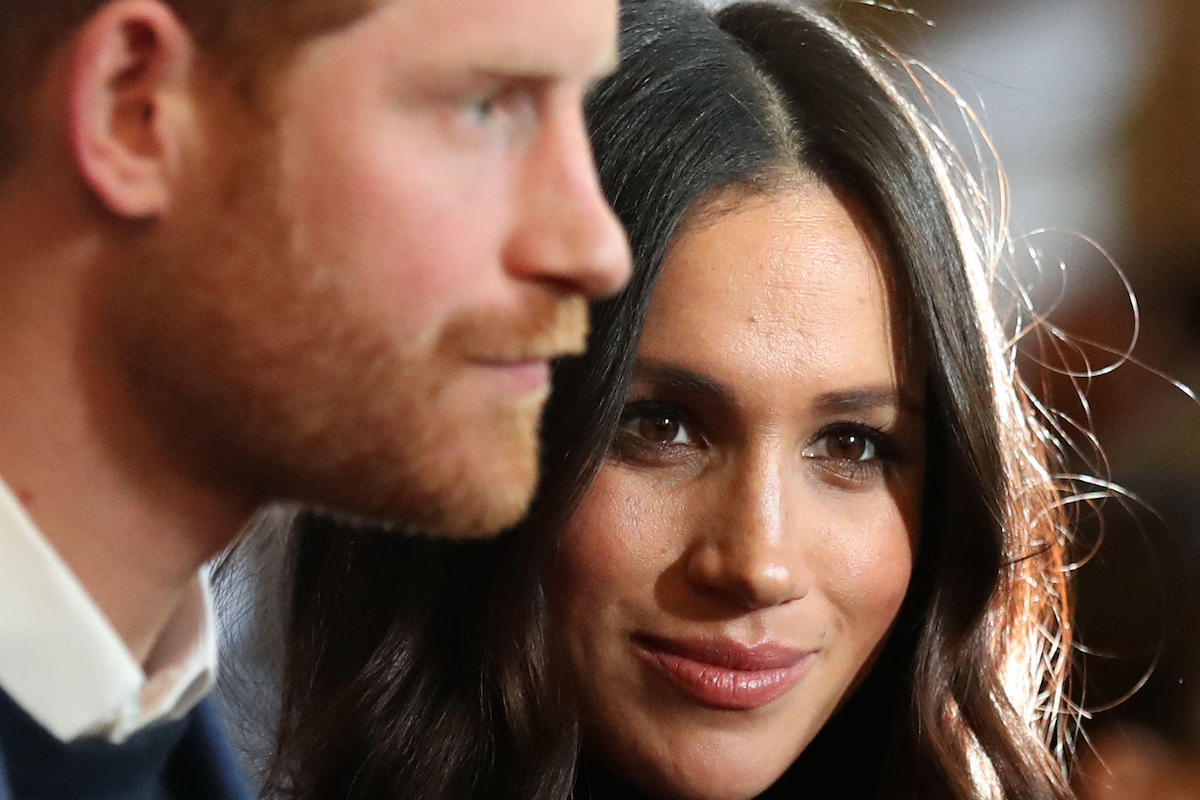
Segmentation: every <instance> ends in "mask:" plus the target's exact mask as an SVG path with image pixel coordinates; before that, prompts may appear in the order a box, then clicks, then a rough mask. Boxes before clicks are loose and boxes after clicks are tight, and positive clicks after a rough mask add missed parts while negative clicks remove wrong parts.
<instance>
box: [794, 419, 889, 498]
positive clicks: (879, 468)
mask: <svg viewBox="0 0 1200 800" xmlns="http://www.w3.org/2000/svg"><path fill="white" fill-rule="evenodd" d="M802 455H803V456H804V457H805V458H808V459H812V461H813V462H814V463H815V464H816V465H817V466H818V467H819V468H820V469H821V471H822V473H823V474H825V475H828V476H829V477H832V478H834V479H835V480H836V482H837V483H838V484H842V485H851V486H865V485H868V484H872V483H873V482H874V481H875V480H877V479H878V478H880V477H882V475H883V474H884V471H885V468H886V466H887V464H888V463H890V462H891V460H893V459H894V457H895V449H894V447H893V446H892V443H891V439H890V437H889V435H888V434H887V433H885V432H884V431H881V430H877V429H875V428H872V427H869V426H867V425H861V424H857V423H854V424H847V423H841V424H837V425H831V426H828V427H826V428H825V429H823V430H822V431H820V432H819V433H817V435H816V437H814V439H813V440H812V443H811V444H810V445H809V446H808V447H806V448H805V449H804V451H803V453H802Z"/></svg>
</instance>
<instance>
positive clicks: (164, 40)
mask: <svg viewBox="0 0 1200 800" xmlns="http://www.w3.org/2000/svg"><path fill="white" fill-rule="evenodd" d="M71 46H72V52H71V62H70V72H69V77H68V81H69V84H68V88H67V92H68V94H67V102H68V104H69V109H68V114H69V116H68V119H69V124H70V131H69V136H70V144H71V150H72V155H73V157H74V159H75V164H76V167H77V169H78V170H79V173H80V175H81V177H82V178H83V180H84V181H85V183H86V184H87V185H88V186H89V187H90V188H91V190H92V192H93V193H94V194H95V196H96V198H97V199H98V200H99V201H100V203H101V204H102V205H104V206H105V207H106V208H107V209H108V210H109V211H111V212H112V213H113V214H116V215H118V216H120V217H125V218H130V219H146V218H153V217H156V216H158V215H160V214H162V213H163V212H165V211H166V210H167V208H168V207H169V205H170V202H171V198H172V193H173V187H174V183H175V179H176V178H177V176H178V173H179V166H180V161H181V158H182V155H183V152H182V151H183V148H184V146H185V144H186V143H187V141H188V140H189V139H190V138H191V137H192V136H193V135H194V131H193V129H192V128H193V126H194V119H195V115H194V113H193V112H194V108H193V104H194V99H193V96H192V88H191V86H190V77H191V67H192V59H193V55H194V51H195V48H194V45H193V43H192V39H191V37H190V35H189V34H188V32H187V30H186V29H185V28H184V26H183V24H182V23H181V22H180V21H179V19H178V18H177V17H176V16H175V14H174V13H173V12H172V11H171V10H170V9H169V8H168V7H167V6H166V5H164V4H163V3H161V2H159V0H112V1H111V2H109V3H107V4H105V5H103V6H101V8H100V10H99V11H97V12H96V13H95V14H93V15H92V16H91V17H90V18H89V19H88V20H87V21H86V22H85V23H84V24H83V26H82V27H81V28H80V29H79V31H78V32H77V33H76V34H75V36H74V39H73V41H72V45H71Z"/></svg>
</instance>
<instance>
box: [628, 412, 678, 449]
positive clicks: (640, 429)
mask: <svg viewBox="0 0 1200 800" xmlns="http://www.w3.org/2000/svg"><path fill="white" fill-rule="evenodd" d="M629 427H630V428H633V427H636V431H637V434H638V435H639V436H641V437H642V438H643V439H645V440H646V441H648V442H653V443H654V444H687V443H688V442H689V441H691V437H690V436H689V434H688V430H687V428H686V427H684V424H683V422H682V421H681V420H680V419H679V418H678V417H672V416H670V415H668V414H643V415H642V416H639V417H634V418H633V419H632V420H630V422H629Z"/></svg>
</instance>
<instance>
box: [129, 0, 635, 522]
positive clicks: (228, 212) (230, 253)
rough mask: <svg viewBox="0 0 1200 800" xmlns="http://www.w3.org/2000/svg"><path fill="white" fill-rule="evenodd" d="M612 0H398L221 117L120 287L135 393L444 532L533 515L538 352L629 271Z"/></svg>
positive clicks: (240, 474)
mask: <svg viewBox="0 0 1200 800" xmlns="http://www.w3.org/2000/svg"><path fill="white" fill-rule="evenodd" d="M616 25H617V4H616V2H615V0H555V1H554V2H549V3H547V2H542V1H541V0H489V2H486V3H479V2H475V0H404V1H403V2H394V3H387V4H384V5H383V6H382V7H381V8H380V9H378V10H375V11H372V12H370V13H369V14H367V15H366V16H364V17H363V18H362V19H361V20H359V21H358V22H357V23H356V24H354V25H353V26H351V27H348V28H345V29H342V30H339V31H336V32H333V33H330V34H328V35H325V36H322V37H320V38H317V39H315V40H313V41H311V42H309V43H306V44H305V45H303V46H302V47H301V48H300V50H299V51H298V53H297V54H296V58H295V61H294V63H293V64H292V65H290V66H289V67H288V68H287V69H286V70H285V71H284V72H283V74H282V75H281V76H280V77H279V80H278V83H277V85H276V86H274V87H272V89H271V92H270V100H271V104H270V106H269V110H268V116H269V118H270V124H269V125H267V126H266V128H267V130H266V131H265V132H263V133H260V134H258V135H254V136H248V135H246V133H245V131H244V130H240V129H239V130H236V131H233V132H225V133H223V132H222V128H227V127H229V125H228V122H227V121H225V120H224V119H222V118H213V119H212V120H210V124H209V126H208V130H209V133H211V134H212V142H213V145H212V146H211V147H203V146H202V147H201V148H200V149H201V151H203V152H206V153H207V155H205V156H204V157H203V158H201V159H200V161H201V162H202V163H201V164H200V168H198V169H196V170H195V171H194V173H193V176H192V178H191V179H190V180H187V181H185V183H186V185H187V190H186V191H185V192H184V194H183V196H181V197H180V198H178V199H177V201H176V202H175V204H174V206H173V207H172V211H171V212H170V213H169V214H168V215H167V218H166V219H164V220H163V222H162V224H161V225H160V226H159V230H157V231H156V232H155V233H154V234H152V238H151V240H150V241H149V242H148V243H146V245H145V246H144V247H142V249H141V252H140V253H139V259H138V265H137V266H136V267H135V268H134V269H131V270H127V271H126V272H125V273H124V274H123V278H122V279H120V280H116V281H112V282H111V283H110V285H109V288H108V291H109V298H108V303H107V304H106V307H107V308H108V309H109V312H108V314H107V318H106V319H107V323H108V324H109V326H110V328H109V330H110V331H115V332H117V335H118V339H119V340H120V342H121V346H122V353H123V358H124V361H125V363H126V365H127V368H128V370H129V372H130V374H131V384H132V386H133V387H134V389H135V391H136V393H137V396H138V397H139V398H140V400H141V401H142V402H144V403H146V404H148V405H149V406H150V407H151V409H152V410H153V412H154V413H155V414H157V415H158V417H159V418H165V419H167V420H168V421H169V423H170V430H169V433H170V435H171V436H172V437H174V438H175V439H176V440H177V444H182V445H184V446H186V447H188V448H189V449H190V450H191V451H193V452H195V453H198V454H199V455H200V456H201V457H202V458H203V459H204V460H205V463H206V466H209V467H215V468H217V469H219V470H220V471H221V472H222V473H224V474H232V475H235V476H236V480H238V481H239V484H240V486H241V487H242V488H248V490H249V491H250V492H251V493H252V494H258V495H262V496H270V497H275V498H282V499H298V500H304V501H308V502H316V503H318V504H322V505H326V506H328V507H330V508H331V509H334V510H338V511H343V512H347V513H350V514H353V515H363V516H367V517H370V518H378V519H384V520H391V521H394V522H396V523H399V524H405V525H415V526H418V527H420V528H422V529H425V530H428V531H431V532H437V533H447V534H485V533H491V532H495V531H496V530H498V529H500V528H502V527H504V526H506V525H508V524H510V523H512V522H515V521H516V520H517V518H518V517H519V516H520V515H521V514H522V513H523V511H524V509H525V507H526V505H527V503H528V500H529V497H530V495H531V493H532V491H533V488H534V485H535V483H536V478H537V428H538V420H539V417H540V412H541V407H542V404H543V402H544V400H545V397H546V393H547V376H548V361H549V360H550V359H552V358H555V357H557V356H559V355H562V354H564V353H569V352H578V351H579V350H580V349H581V348H582V346H583V342H584V337H585V328H586V317H587V311H586V306H585V298H586V297H588V296H597V295H602V294H607V293H611V292H613V291H615V290H616V289H618V288H619V287H620V285H621V284H622V283H623V282H624V280H625V278H626V277H627V271H628V258H629V256H628V249H627V245H626V243H625V240H624V235H623V233H622V231H621V229H620V227H619V225H618V223H617V221H616V219H615V217H614V216H613V215H612V212H611V211H610V210H609V208H608V206H607V205H606V203H605V202H604V199H603V197H602V196H601V194H600V192H599V189H598V186H597V183H596V178H595V175H594V170H593V166H592V161H591V155H590V150H589V148H588V143H587V139H586V134H585V130H584V127H583V121H582V110H581V102H582V98H583V95H584V93H585V92H586V89H587V87H588V84H589V83H590V82H591V81H592V80H593V79H595V78H596V77H597V76H598V75H600V74H601V73H603V72H605V71H606V70H608V69H610V68H611V67H612V66H613V60H614V58H615V37H616Z"/></svg>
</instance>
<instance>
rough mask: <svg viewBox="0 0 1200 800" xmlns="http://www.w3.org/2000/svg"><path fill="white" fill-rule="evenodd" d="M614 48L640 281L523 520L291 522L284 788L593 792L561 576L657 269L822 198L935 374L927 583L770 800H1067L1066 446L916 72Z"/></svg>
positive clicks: (807, 55)
mask: <svg viewBox="0 0 1200 800" xmlns="http://www.w3.org/2000/svg"><path fill="white" fill-rule="evenodd" d="M622 43H623V44H622V59H621V65H620V68H619V69H618V71H617V72H616V73H615V74H614V75H612V76H611V77H609V78H608V79H607V80H605V81H604V82H603V83H602V84H601V85H600V86H599V88H598V89H597V90H596V91H595V92H594V94H593V96H592V98H591V100H590V105H589V108H588V116H589V123H590V126H591V132H592V137H593V142H594V148H595V153H596V158H597V162H598V165H599V169H600V174H601V179H602V183H603V186H604V189H605V192H606V193H607V196H608V198H609V200H610V201H611V203H612V205H613V206H614V208H615V209H616V211H617V213H618V215H619V216H620V218H621V220H622V221H623V222H624V224H625V226H626V228H627V229H628V231H629V236H630V239H631V242H632V246H633V253H634V260H635V271H634V276H633V280H632V282H631V283H630V285H629V286H628V288H626V289H625V290H624V292H623V293H622V294H621V295H620V296H618V297H616V298H614V299H611V300H607V301H604V302H600V303H598V304H596V305H595V306H594V309H593V321H594V322H593V330H592V334H591V344H590V348H589V350H588V353H587V355H586V356H584V357H581V358H578V359H573V360H569V361H565V362H563V363H561V364H560V365H558V366H557V368H556V371H555V375H554V383H555V391H554V394H553V397H552V399H551V401H550V402H549V404H548V407H547V409H546V414H545V421H544V428H543V437H544V446H543V480H542V483H541V487H540V489H539V493H538V496H537V498H536V499H535V501H534V505H533V508H532V510H531V513H530V515H529V517H528V519H527V521H526V522H524V523H523V524H521V525H520V526H518V527H517V528H516V529H514V530H512V531H510V532H509V533H507V534H506V535H505V536H504V537H503V538H501V539H500V540H498V541H493V542H485V543H480V544H473V545H466V546H464V545H462V544H446V543H441V542H436V541H431V540H425V539H420V538H407V537H394V536H393V537H388V536H387V535H385V534H381V533H379V532H377V531H373V530H360V529H355V528H351V527H348V526H346V525H344V524H341V523H338V522H337V521H335V520H332V519H329V518H327V517H325V516H322V515H320V514H318V513H315V512H314V513H307V514H304V515H301V516H300V517H299V518H298V520H297V521H296V524H295V528H294V530H293V531H292V534H293V538H292V546H293V561H292V563H291V569H292V570H293V575H292V577H293V579H294V595H293V596H292V600H291V609H290V611H291V613H290V620H289V623H288V629H287V638H288V645H287V658H286V668H285V676H284V678H285V680H284V683H285V686H284V697H283V704H284V705H283V715H282V721H281V728H280V736H279V747H278V751H277V754H276V758H275V762H274V766H273V769H272V771H271V773H270V783H269V787H268V788H269V790H271V791H275V792H278V793H280V794H282V795H284V796H291V797H298V798H308V799H310V800H327V799H328V798H384V797H389V798H396V797H404V798H420V799H421V800H462V799H463V798H529V799H530V800H534V799H538V800H558V799H559V798H566V797H569V796H570V795H571V794H572V792H573V791H576V789H577V788H578V787H577V786H576V773H577V764H578V761H579V752H580V750H579V748H580V735H579V730H578V724H577V721H576V719H575V718H574V717H573V716H572V714H571V712H570V703H569V699H568V698H564V697H563V696H562V695H561V693H560V689H559V687H560V686H565V685H566V682H565V681H559V680H556V678H555V671H556V669H557V667H556V658H555V650H554V647H553V646H552V632H551V627H550V613H549V612H550V610H551V603H552V602H553V599H552V598H550V597H548V596H547V594H546V591H545V589H544V578H545V575H546V570H547V569H548V568H549V565H550V564H552V562H553V553H554V548H555V546H556V540H557V535H556V534H557V533H558V531H559V530H561V527H562V524H563V522H564V520H565V519H566V518H567V517H568V516H569V515H570V513H571V512H572V509H573V508H575V507H576V504H577V502H578V500H579V498H580V496H581V494H582V493H583V492H584V491H585V490H586V488H587V486H588V484H589V482H590V481H591V479H592V477H593V476H594V474H595V472H596V470H597V468H598V467H599V465H600V463H601V462H602V460H603V459H604V458H605V455H606V453H607V451H608V448H609V445H610V442H611V441H612V438H613V434H614V431H615V428H616V425H617V423H618V420H619V417H620V414H621V410H622V405H623V402H624V396H625V391H626V387H627V385H628V382H629V379H630V372H631V365H632V361H633V357H634V352H635V349H636V347H637V343H638V337H639V334H640V331H641V329H642V325H643V323H644V320H645V317H646V311H647V307H648V305H649V302H650V296H651V293H652V292H653V289H654V283H655V279H656V277H657V274H658V270H659V268H660V265H661V263H662V261H663V257H664V254H665V253H666V251H667V248H668V246H669V244H670V243H671V241H672V239H673V237H674V236H675V235H676V233H677V231H678V230H679V227H680V225H681V224H682V223H683V222H685V221H686V218H687V217H688V215H689V214H691V213H695V212H696V210H697V209H702V208H703V207H704V205H705V204H706V202H707V201H708V200H709V199H711V198H712V197H713V196H714V194H715V193H717V192H719V191H721V190H723V189H730V188H737V189H742V190H746V191H750V192H770V191H772V187H777V186H779V183H778V181H779V180H780V179H781V178H783V179H785V180H786V179H788V178H789V176H790V177H791V178H793V179H796V178H803V177H805V176H809V177H811V176H814V175H815V176H817V178H819V179H821V180H824V181H827V182H829V183H831V184H833V185H835V186H838V187H839V188H842V189H845V190H848V191H850V192H852V193H853V194H854V195H856V196H857V197H859V198H861V199H862V200H863V201H864V202H865V203H866V204H867V205H868V206H869V208H870V209H871V211H872V212H873V214H874V216H875V219H876V221H877V223H878V224H879V226H880V227H881V229H882V230H883V231H884V233H885V236H886V239H887V241H888V242H889V243H890V247H891V250H892V262H893V264H894V269H895V275H894V276H893V278H892V280H893V285H894V287H895V289H896V291H899V292H901V293H902V294H904V295H906V303H907V306H908V308H909V310H910V316H911V318H912V319H911V327H912V329H913V330H912V331H911V332H910V336H911V342H912V343H913V344H912V346H914V347H921V348H924V349H925V350H926V351H927V360H928V364H929V365H930V369H929V373H930V374H929V397H930V401H931V402H930V409H929V411H928V414H929V420H928V429H929V434H930V435H929V441H930V445H929V446H930V453H929V461H928V470H927V486H926V500H925V505H924V509H925V511H924V518H923V523H922V524H923V531H922V537H921V544H920V549H919V553H918V555H917V560H916V567H915V570H914V575H913V580H912V584H911V587H910V590H909V594H908V597H907V598H906V601H905V605H904V607H903V608H902V610H901V612H900V617H899V619H898V621H897V623H896V626H895V629H894V632H893V634H892V636H891V638H890V639H889V643H888V645H887V647H886V648H885V652H884V653H883V654H882V656H881V658H880V660H879V662H878V663H877V664H876V666H875V667H874V668H873V670H872V672H871V675H870V676H869V677H868V679H867V680H866V682H865V683H864V684H863V685H862V686H861V687H860V688H859V690H858V691H857V692H856V693H855V695H854V697H852V698H851V700H850V701H849V702H848V703H847V704H846V705H845V706H844V707H843V708H842V709H841V710H840V711H839V712H838V713H837V715H835V717H834V718H833V719H832V720H831V721H830V723H829V724H828V725H827V726H826V727H825V728H824V730H823V731H822V732H821V733H820V734H819V735H818V737H817V738H816V739H815V740H814V741H813V742H812V744H811V745H810V746H809V748H807V749H806V751H805V753H804V754H803V755H802V756H801V757H800V759H799V760H798V761H797V762H796V764H795V765H794V766H793V767H792V768H791V769H790V770H789V772H788V774H787V775H785V776H784V777H783V778H782V779H781V780H780V781H779V782H778V783H777V785H776V788H777V789H780V790H785V789H787V788H788V787H790V786H795V787H800V788H802V791H800V793H799V794H797V795H796V796H811V797H835V796H836V797H870V796H883V797H888V798H913V799H914V800H917V799H918V798H919V799H920V800H936V799H937V798H962V799H965V798H985V797H987V798H990V797H1000V798H1012V799H1013V800H1016V799H1017V798H1022V799H1024V798H1066V797H1069V796H1070V792H1069V789H1068V788H1067V784H1066V780H1065V777H1064V775H1065V766H1064V764H1063V760H1062V754H1063V752H1064V747H1063V746H1064V741H1065V740H1064V736H1065V735H1066V734H1065V731H1066V729H1067V725H1066V723H1064V720H1067V719H1069V717H1068V715H1066V714H1065V712H1064V693H1063V686H1064V683H1065V679H1066V675H1065V670H1066V668H1067V661H1066V656H1065V653H1067V652H1068V650H1069V646H1070V639H1069V635H1068V634H1069V630H1070V628H1069V625H1068V624H1067V620H1068V612H1069V604H1068V594H1067V590H1066V585H1065V570H1064V569H1063V551H1064V547H1065V544H1066V532H1065V531H1066V528H1065V523H1064V515H1063V512H1062V510H1061V504H1060V503H1059V501H1058V494H1057V490H1056V487H1055V484H1054V482H1053V480H1052V479H1051V470H1050V454H1049V448H1047V447H1046V446H1044V445H1043V441H1045V439H1044V437H1043V435H1042V430H1043V429H1042V426H1041V425H1040V424H1039V422H1038V421H1037V418H1036V417H1035V415H1034V413H1033V411H1032V406H1031V404H1030V403H1029V402H1028V401H1027V400H1026V398H1025V395H1024V394H1022V391H1021V385H1020V383H1019V381H1018V378H1017V376H1016V375H1015V371H1014V369H1013V365H1012V361H1011V347H1010V345H1011V343H1006V341H1005V340H1004V338H1003V331H1002V330H1001V327H1000V324H999V322H998V321H997V318H996V316H995V314H994V311H993V309H992V307H991V297H990V291H989V280H990V277H991V271H992V269H993V268H994V267H995V264H994V263H991V260H990V258H989V256H988V253H989V252H990V249H989V247H988V244H987V243H986V242H983V241H981V237H980V235H979V231H980V230H981V227H980V225H979V223H978V219H977V218H976V213H975V212H977V211H978V210H979V209H978V208H977V207H976V205H977V204H976V203H975V202H974V201H973V200H972V198H971V197H970V196H968V195H966V194H964V193H962V192H959V191H958V190H957V189H956V186H955V175H956V173H955V170H954V169H953V168H952V165H951V164H949V163H948V161H947V159H946V158H945V152H944V147H943V144H944V142H943V143H939V141H940V140H939V137H938V136H937V131H936V129H934V128H932V127H931V126H930V125H928V124H927V123H926V122H925V121H924V120H923V119H922V117H921V116H920V115H919V114H917V113H916V111H915V110H914V107H913V106H912V105H911V104H910V103H909V102H908V101H907V100H905V99H904V97H903V96H902V95H901V92H900V91H899V89H898V88H897V87H898V86H900V85H902V84H901V81H900V80H899V79H897V78H893V77H891V76H892V75H898V76H900V77H903V74H904V73H903V71H900V72H896V69H897V68H901V70H902V68H903V64H902V63H901V62H899V61H898V60H896V59H894V58H893V57H892V56H890V55H888V54H887V53H886V52H884V51H883V50H882V49H880V48H875V49H871V48H869V47H868V45H867V44H866V43H865V40H863V39H860V38H858V37H855V36H853V35H851V34H850V33H847V32H846V31H845V30H843V29H842V28H840V27H838V26H837V25H835V24H834V23H833V22H831V21H829V20H828V19H826V18H825V17H823V16H821V15H819V14H817V13H815V12H813V11H809V10H801V9H787V8H783V7H780V6H777V5H769V4H761V3H742V4H737V5H733V6H730V7H727V8H725V9H724V10H721V11H719V12H713V11H708V10H705V9H703V8H701V7H700V6H698V5H696V4H694V3H692V2H688V1H687V0H627V2H626V3H625V7H624V10H623V33H622ZM485 457H486V456H485ZM831 764H843V765H844V764H852V765H856V766H858V768H857V769H854V770H851V771H847V770H845V769H844V768H842V769H838V770H836V774H832V773H834V772H835V770H831V769H830V768H829V767H830V765H831ZM793 791H797V790H793ZM599 793H602V792H599V791H598V790H597V791H596V792H593V794H599ZM587 794H588V793H587V792H584V791H577V796H581V797H583V796H587Z"/></svg>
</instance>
